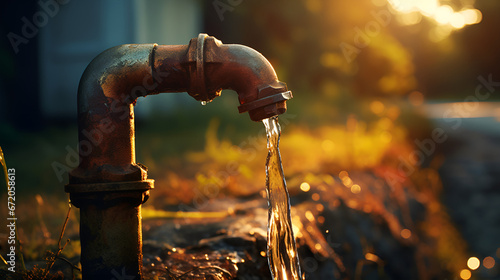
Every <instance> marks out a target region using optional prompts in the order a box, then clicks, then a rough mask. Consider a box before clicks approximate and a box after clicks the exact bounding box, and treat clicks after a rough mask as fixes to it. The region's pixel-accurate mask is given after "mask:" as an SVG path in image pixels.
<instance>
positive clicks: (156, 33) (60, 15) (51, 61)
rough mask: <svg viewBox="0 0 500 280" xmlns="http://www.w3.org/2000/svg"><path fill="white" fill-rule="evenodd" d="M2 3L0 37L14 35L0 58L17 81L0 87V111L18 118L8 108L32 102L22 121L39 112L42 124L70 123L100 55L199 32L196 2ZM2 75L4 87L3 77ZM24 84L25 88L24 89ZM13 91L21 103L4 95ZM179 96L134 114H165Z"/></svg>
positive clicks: (149, 103)
mask: <svg viewBox="0 0 500 280" xmlns="http://www.w3.org/2000/svg"><path fill="white" fill-rule="evenodd" d="M6 5H7V7H6V9H4V11H3V12H2V15H4V16H6V17H7V18H8V19H4V20H3V21H4V23H5V24H3V28H2V29H3V30H2V31H3V32H4V33H5V34H9V33H13V34H16V35H18V36H19V37H15V36H16V35H12V34H11V37H10V38H9V37H7V39H8V41H7V44H4V45H3V49H4V51H5V52H4V53H3V54H2V55H3V56H5V57H4V58H7V59H6V60H7V61H13V63H12V65H13V66H9V65H3V66H4V67H5V68H4V69H7V70H6V71H7V72H9V71H13V74H12V78H13V79H14V78H15V81H14V80H11V81H12V84H11V85H2V83H1V82H0V87H2V89H0V92H2V91H4V92H5V94H4V93H2V95H3V96H2V98H1V99H0V100H1V101H2V102H1V105H0V109H2V111H4V112H5V111H10V114H11V115H13V116H16V115H17V113H16V112H15V110H12V109H9V108H8V107H9V106H17V105H19V106H21V104H22V103H25V102H26V101H28V100H30V101H32V102H34V103H36V104H31V105H30V106H31V107H32V108H31V110H30V111H31V112H24V114H25V115H26V114H33V113H35V111H38V113H36V114H38V115H41V117H43V118H47V119H67V118H70V119H72V120H73V119H74V118H76V97H77V88H78V83H79V80H80V77H81V75H82V73H83V72H84V70H85V67H86V66H87V65H88V64H89V62H90V61H91V60H92V59H93V58H94V57H95V56H97V55H98V54H99V53H101V52H102V51H104V50H106V49H108V48H110V47H113V46H116V45H120V44H130V43H134V44H140V43H158V44H187V43H188V42H189V40H190V39H191V38H193V37H196V36H197V34H198V33H200V32H201V31H202V27H203V26H202V25H203V5H202V1H201V0H183V1H176V0H148V1H140V0H106V1H100V0H87V1H76V0H64V1H63V0H58V1H55V0H42V1H37V2H33V4H31V6H30V5H27V4H26V5H24V4H23V5H24V6H23V5H21V4H6ZM23 32H24V33H23ZM25 35H28V36H25ZM13 36H14V37H13ZM29 37H31V38H29ZM13 42H14V43H13ZM11 53H12V54H11ZM14 53H15V54H14ZM4 60H5V59H4ZM37 65H38V66H37ZM14 68H22V69H23V70H22V71H18V70H15V69H14ZM33 68H34V69H33ZM2 74H3V73H2ZM34 75H36V76H37V77H32V76H34ZM2 76H4V77H3V78H6V79H5V81H7V82H6V83H7V84H8V83H9V82H8V77H5V75H2ZM19 76H21V77H19ZM22 76H24V77H22ZM28 76H29V77H30V79H32V81H31V82H30V81H28V80H27V78H26V77H28ZM23 83H28V84H29V85H26V86H25V88H24V89H23V85H22V84H23ZM14 90H16V91H21V92H19V94H23V91H24V92H29V93H28V94H26V95H25V97H24V98H21V97H19V96H18V97H14V96H10V97H9V96H8V95H11V94H12V91H14ZM28 95H29V96H30V97H29V98H27V96H28ZM178 98H179V97H178V95H172V94H171V95H168V96H162V97H160V98H157V97H154V98H140V99H142V100H139V102H138V104H139V105H138V106H137V110H136V114H137V115H138V116H139V117H141V116H146V115H148V114H150V113H151V112H154V111H158V110H168V109H169V108H171V107H172V106H174V105H173V104H175V101H176V99H178ZM23 106H24V108H26V106H27V105H26V104H24V105H23ZM28 107H29V106H28ZM36 114H35V115H36ZM2 116H3V117H5V114H2ZM19 117H22V115H21V114H19Z"/></svg>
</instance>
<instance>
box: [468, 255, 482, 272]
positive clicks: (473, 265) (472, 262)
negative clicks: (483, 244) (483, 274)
mask: <svg viewBox="0 0 500 280" xmlns="http://www.w3.org/2000/svg"><path fill="white" fill-rule="evenodd" d="M480 264H481V262H480V261H479V259H478V258H476V257H470V258H469V259H468V260H467V266H468V267H469V268H470V269H472V270H476V269H477V268H478V267H479V265H480Z"/></svg>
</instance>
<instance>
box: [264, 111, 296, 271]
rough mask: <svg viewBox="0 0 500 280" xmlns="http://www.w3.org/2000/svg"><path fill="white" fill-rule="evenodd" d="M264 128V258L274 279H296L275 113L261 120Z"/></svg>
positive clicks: (286, 193)
mask: <svg viewBox="0 0 500 280" xmlns="http://www.w3.org/2000/svg"><path fill="white" fill-rule="evenodd" d="M262 122H263V123H264V126H265V127H266V132H267V148H268V150H269V151H268V154H267V161H266V175H267V177H266V187H267V201H268V207H269V214H268V228H267V260H268V263H269V269H270V270H271V273H272V275H273V279H276V280H300V279H301V272H300V265H299V256H298V254H297V247H296V245H295V238H294V236H293V230H292V221H291V217H290V197H289V195H288V190H287V188H286V181H285V176H284V175H283V166H282V165H281V155H280V151H279V140H280V134H281V130H280V125H279V123H278V117H273V118H268V119H265V120H263V121H262Z"/></svg>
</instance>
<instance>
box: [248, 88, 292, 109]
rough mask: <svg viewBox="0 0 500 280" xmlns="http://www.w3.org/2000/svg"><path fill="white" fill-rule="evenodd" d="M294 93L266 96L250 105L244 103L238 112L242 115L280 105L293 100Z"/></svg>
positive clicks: (249, 103)
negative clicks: (275, 104)
mask: <svg viewBox="0 0 500 280" xmlns="http://www.w3.org/2000/svg"><path fill="white" fill-rule="evenodd" d="M292 97H293V96H292V92H291V91H285V92H280V93H276V94H273V95H270V96H266V97H264V98H260V99H257V100H254V101H251V102H248V103H243V104H241V105H240V106H238V111H239V112H240V113H244V112H247V111H251V110H254V109H258V108H262V107H265V106H267V105H270V104H274V103H278V102H281V101H286V100H289V99H292Z"/></svg>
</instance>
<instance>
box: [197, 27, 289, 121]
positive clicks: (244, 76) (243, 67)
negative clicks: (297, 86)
mask: <svg viewBox="0 0 500 280" xmlns="http://www.w3.org/2000/svg"><path fill="white" fill-rule="evenodd" d="M188 56H189V61H190V64H189V65H190V68H189V73H190V77H191V78H190V87H189V90H188V93H189V94H190V95H191V96H193V97H194V98H195V99H197V100H201V101H211V100H212V99H213V98H215V97H217V96H219V95H220V92H221V90H222V89H232V90H234V91H236V92H237V94H238V100H239V102H240V106H239V107H238V110H239V112H240V113H244V112H248V113H249V115H250V119H252V120H253V121H261V120H263V119H266V118H269V117H273V116H276V115H280V114H283V113H285V112H286V100H288V99H291V98H292V93H291V92H290V91H289V90H288V89H287V86H286V84H285V83H283V82H280V81H279V80H278V77H277V75H276V72H275V71H274V68H273V67H272V65H271V63H269V61H268V60H267V59H266V58H265V57H264V56H263V55H262V54H260V53H259V52H257V51H256V50H254V49H252V48H250V47H247V46H243V45H236V44H222V43H221V42H220V41H219V40H217V39H215V38H214V37H212V36H208V35H206V34H200V35H199V36H198V37H197V38H194V39H192V40H191V42H190V44H189V51H188Z"/></svg>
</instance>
